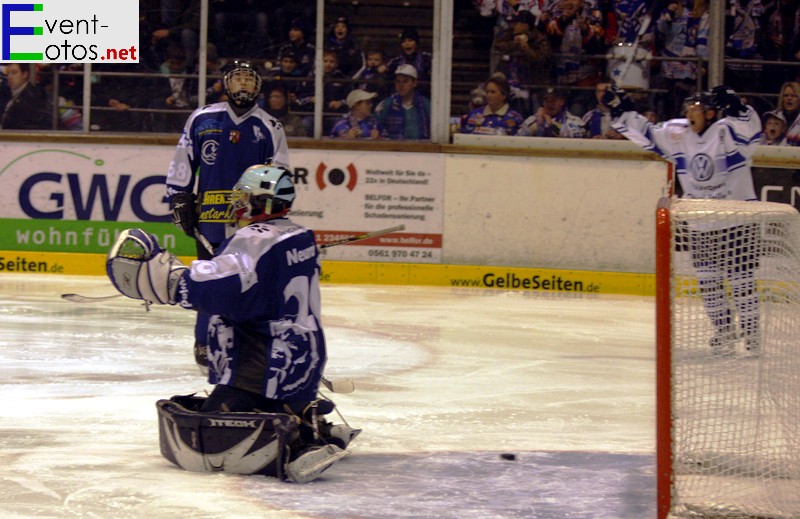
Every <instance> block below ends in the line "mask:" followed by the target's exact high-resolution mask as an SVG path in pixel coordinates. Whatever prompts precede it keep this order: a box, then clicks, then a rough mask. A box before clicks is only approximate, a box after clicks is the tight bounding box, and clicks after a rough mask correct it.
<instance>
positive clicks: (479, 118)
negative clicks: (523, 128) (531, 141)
mask: <svg viewBox="0 0 800 519" xmlns="http://www.w3.org/2000/svg"><path fill="white" fill-rule="evenodd" d="M484 91H485V96H486V104H485V105H484V106H478V107H475V108H474V109H472V110H471V111H470V112H469V113H468V114H467V116H466V117H465V118H463V120H462V123H461V130H460V133H477V134H483V135H516V134H517V131H518V130H519V127H520V125H521V124H522V115H521V114H520V113H519V112H517V111H516V110H513V109H511V107H510V106H509V103H508V97H509V94H510V86H509V82H508V81H507V80H506V77H505V76H504V75H503V73H502V72H496V73H494V74H493V75H492V77H490V78H489V80H488V81H486V86H485V88H484ZM473 92H474V91H473Z"/></svg>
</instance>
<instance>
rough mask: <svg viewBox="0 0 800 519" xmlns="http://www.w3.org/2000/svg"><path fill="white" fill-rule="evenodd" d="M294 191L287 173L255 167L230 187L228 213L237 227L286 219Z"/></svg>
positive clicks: (262, 165)
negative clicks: (229, 212) (229, 211)
mask: <svg viewBox="0 0 800 519" xmlns="http://www.w3.org/2000/svg"><path fill="white" fill-rule="evenodd" d="M294 197H295V191H294V183H293V182H292V175H291V173H289V170H287V169H285V168H281V167H278V166H273V165H271V164H256V165H254V166H250V167H249V168H247V169H246V170H245V172H244V173H243V174H242V176H241V177H240V178H239V181H238V182H236V185H235V186H233V196H232V197H231V209H232V213H233V217H234V219H236V221H237V222H239V224H240V225H247V224H249V223H252V222H260V221H263V220H270V219H272V218H280V217H282V216H286V214H287V213H288V212H289V209H291V207H292V202H294Z"/></svg>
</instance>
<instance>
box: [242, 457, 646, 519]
mask: <svg viewBox="0 0 800 519" xmlns="http://www.w3.org/2000/svg"><path fill="white" fill-rule="evenodd" d="M500 454H501V453H500V452H496V451H473V452H435V453H425V452H420V453H411V454H404V455H399V454H356V455H353V456H350V457H348V458H345V459H344V460H342V461H341V462H339V463H338V464H337V465H336V466H335V467H334V468H335V470H332V471H330V472H329V473H326V474H325V475H324V476H323V478H321V479H320V480H318V481H316V482H314V483H312V484H309V485H302V486H299V485H294V486H286V485H284V486H270V487H268V489H265V487H263V486H261V485H259V484H256V483H251V484H248V485H247V494H248V495H250V497H253V496H254V495H262V496H264V499H266V500H268V501H269V502H270V503H271V504H272V505H273V506H274V505H278V506H279V507H287V508H288V507H291V506H292V505H293V504H295V503H303V510H304V511H305V512H307V513H309V514H310V515H312V516H313V517H315V518H338V517H347V518H348V519H360V518H363V519H367V518H377V517H380V518H381V519H394V518H397V519H401V518H409V519H410V518H420V517H430V518H437V519H450V518H452V519H463V518H475V519H478V518H479V519H519V518H542V519H546V518H548V519H549V518H559V517H570V518H585V519H597V518H608V519H641V518H642V517H651V516H653V515H654V510H655V506H654V503H655V490H654V489H655V476H654V473H653V466H654V461H653V457H652V456H650V455H643V454H609V453H599V452H517V453H515V454H516V459H515V460H514V461H510V460H505V459H503V458H502V457H501V456H500ZM342 495H347V499H342Z"/></svg>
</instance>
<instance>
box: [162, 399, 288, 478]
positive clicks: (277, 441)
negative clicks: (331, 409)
mask: <svg viewBox="0 0 800 519" xmlns="http://www.w3.org/2000/svg"><path fill="white" fill-rule="evenodd" d="M204 401H205V398H200V397H196V396H174V397H172V398H171V399H169V400H159V401H158V402H157V403H156V407H157V409H158V421H159V426H158V432H159V443H160V446H161V455H162V456H164V457H165V458H166V459H168V460H169V461H171V462H172V463H174V464H175V465H177V466H179V467H181V468H183V469H186V470H191V471H195V472H230V473H234V474H261V475H265V476H271V477H276V478H279V479H284V478H285V473H284V467H285V465H286V462H287V461H288V460H289V457H290V455H291V449H290V445H292V444H294V443H295V442H296V439H297V436H298V432H297V429H298V426H299V420H297V419H296V418H294V417H292V416H290V415H287V414H281V413H219V412H211V413H204V412H200V411H199V410H200V408H201V407H202V405H203V402H204Z"/></svg>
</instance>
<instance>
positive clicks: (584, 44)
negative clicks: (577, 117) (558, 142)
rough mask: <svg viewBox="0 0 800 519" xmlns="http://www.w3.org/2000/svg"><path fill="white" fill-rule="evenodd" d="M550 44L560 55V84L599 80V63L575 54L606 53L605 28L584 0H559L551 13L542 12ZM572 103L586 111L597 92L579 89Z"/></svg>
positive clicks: (557, 74) (586, 83)
mask: <svg viewBox="0 0 800 519" xmlns="http://www.w3.org/2000/svg"><path fill="white" fill-rule="evenodd" d="M543 22H544V23H545V28H546V29H545V30H546V33H547V36H548V38H549V39H550V46H551V47H552V48H553V51H554V52H555V53H556V55H557V56H558V57H557V58H556V62H555V78H556V83H557V84H559V85H571V86H576V87H594V85H596V84H597V82H598V81H599V80H600V68H601V67H600V64H599V63H598V62H597V61H596V60H589V59H581V58H578V57H574V56H576V55H580V54H583V55H587V54H603V53H604V52H605V50H606V49H605V42H604V39H603V28H602V26H601V24H600V20H599V19H598V17H597V15H596V14H595V13H594V11H591V10H590V9H589V8H588V6H587V5H586V2H585V1H584V0H559V2H558V3H557V4H556V5H555V8H554V9H553V11H552V13H545V15H543ZM577 92H578V94H577V95H575V96H574V97H575V98H574V99H572V100H571V101H570V106H572V107H573V109H574V110H576V111H577V112H579V113H583V112H585V111H586V109H587V108H586V107H587V106H588V105H589V104H591V100H592V99H593V97H594V96H592V95H591V94H590V93H588V94H586V95H583V94H582V93H581V91H577Z"/></svg>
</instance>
